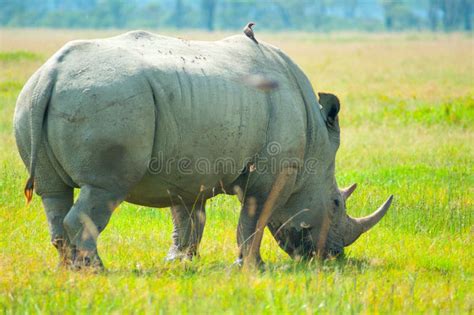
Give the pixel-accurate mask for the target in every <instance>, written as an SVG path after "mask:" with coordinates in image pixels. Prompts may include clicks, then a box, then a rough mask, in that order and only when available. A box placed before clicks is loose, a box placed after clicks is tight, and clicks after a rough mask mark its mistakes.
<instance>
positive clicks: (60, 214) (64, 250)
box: [41, 188, 74, 266]
mask: <svg viewBox="0 0 474 315" xmlns="http://www.w3.org/2000/svg"><path fill="white" fill-rule="evenodd" d="M41 199H42V201H43V207H44V209H45V212H46V217H47V219H48V226H49V233H50V235H51V243H52V244H53V245H54V247H56V249H57V250H58V253H59V265H60V266H70V265H71V264H72V259H73V257H74V250H73V247H72V246H71V242H70V241H69V237H68V235H67V233H66V230H65V229H64V226H63V221H64V218H65V217H66V215H67V213H68V212H69V210H70V209H71V207H72V203H73V190H72V188H70V189H67V190H65V191H62V192H54V193H43V194H42V195H41Z"/></svg>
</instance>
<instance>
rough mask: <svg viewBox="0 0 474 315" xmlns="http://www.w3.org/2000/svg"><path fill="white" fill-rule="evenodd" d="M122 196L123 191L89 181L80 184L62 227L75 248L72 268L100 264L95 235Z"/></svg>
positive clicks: (101, 266) (105, 223) (97, 266)
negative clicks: (100, 186)
mask: <svg viewBox="0 0 474 315" xmlns="http://www.w3.org/2000/svg"><path fill="white" fill-rule="evenodd" d="M122 200H123V197H122V194H117V193H113V192H109V191H107V190H105V189H102V188H98V187H93V186H89V185H85V186H83V187H81V192H80V194H79V198H78V200H77V201H76V202H75V203H74V206H73V207H72V209H71V211H69V213H68V214H67V216H66V218H65V219H64V227H65V229H66V231H67V233H68V236H69V239H70V241H71V244H72V246H73V248H74V249H75V256H74V261H73V266H74V267H75V268H78V269H80V268H83V267H93V268H99V269H101V268H103V264H102V261H101V259H100V257H99V255H98V253H97V238H98V236H99V234H100V232H102V231H103V230H104V228H105V227H106V225H107V223H108V222H109V220H110V217H111V215H112V212H113V210H114V209H115V208H116V207H117V206H118V204H119V203H120V202H121V201H122Z"/></svg>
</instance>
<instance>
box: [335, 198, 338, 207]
mask: <svg viewBox="0 0 474 315" xmlns="http://www.w3.org/2000/svg"><path fill="white" fill-rule="evenodd" d="M334 204H335V205H336V207H339V200H337V199H334Z"/></svg>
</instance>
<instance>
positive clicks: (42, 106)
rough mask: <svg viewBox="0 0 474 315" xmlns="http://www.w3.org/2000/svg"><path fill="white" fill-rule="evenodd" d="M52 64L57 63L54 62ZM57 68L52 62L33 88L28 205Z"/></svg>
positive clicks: (27, 188)
mask: <svg viewBox="0 0 474 315" xmlns="http://www.w3.org/2000/svg"><path fill="white" fill-rule="evenodd" d="M51 61H53V62H52V63H55V62H54V60H51ZM55 69H56V67H55V66H54V64H51V62H48V63H47V64H45V65H44V66H43V68H42V69H41V70H39V71H40V75H39V78H38V81H37V82H36V85H35V86H34V88H33V93H32V96H31V103H30V117H29V118H30V119H29V121H30V139H31V151H30V165H29V173H30V177H29V178H28V180H27V181H26V185H25V191H24V193H25V197H26V203H27V204H29V203H30V201H31V199H32V198H33V191H34V187H35V168H36V162H37V158H38V150H39V148H40V145H41V141H42V136H43V124H44V118H45V114H46V111H47V109H48V104H49V101H50V98H51V93H52V91H53V87H54V83H55V79H56V70H55Z"/></svg>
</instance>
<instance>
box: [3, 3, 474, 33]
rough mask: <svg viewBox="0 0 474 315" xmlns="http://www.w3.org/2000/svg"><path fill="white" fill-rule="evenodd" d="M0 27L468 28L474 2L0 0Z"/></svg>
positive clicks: (369, 29)
mask: <svg viewBox="0 0 474 315" xmlns="http://www.w3.org/2000/svg"><path fill="white" fill-rule="evenodd" d="M0 8H1V10H0V26H1V25H3V26H10V27H11V26H15V27H18V26H21V27H39V26H40V27H61V28H124V27H128V28H130V27H131V28H147V27H148V28H175V29H181V28H188V29H189V28H201V29H207V30H216V29H217V30H226V29H241V28H242V27H243V26H244V25H245V24H246V23H247V22H248V21H250V20H254V21H255V22H257V25H258V29H260V30H262V29H265V30H320V31H328V30H341V29H345V30H347V29H351V30H354V29H358V30H366V31H380V30H389V31H391V30H405V29H411V30H420V29H430V30H432V31H436V30H444V31H453V30H466V31H471V30H472V22H473V10H474V0H419V1H414V0H264V1H262V0H198V1H197V0H22V1H17V0H0Z"/></svg>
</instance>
